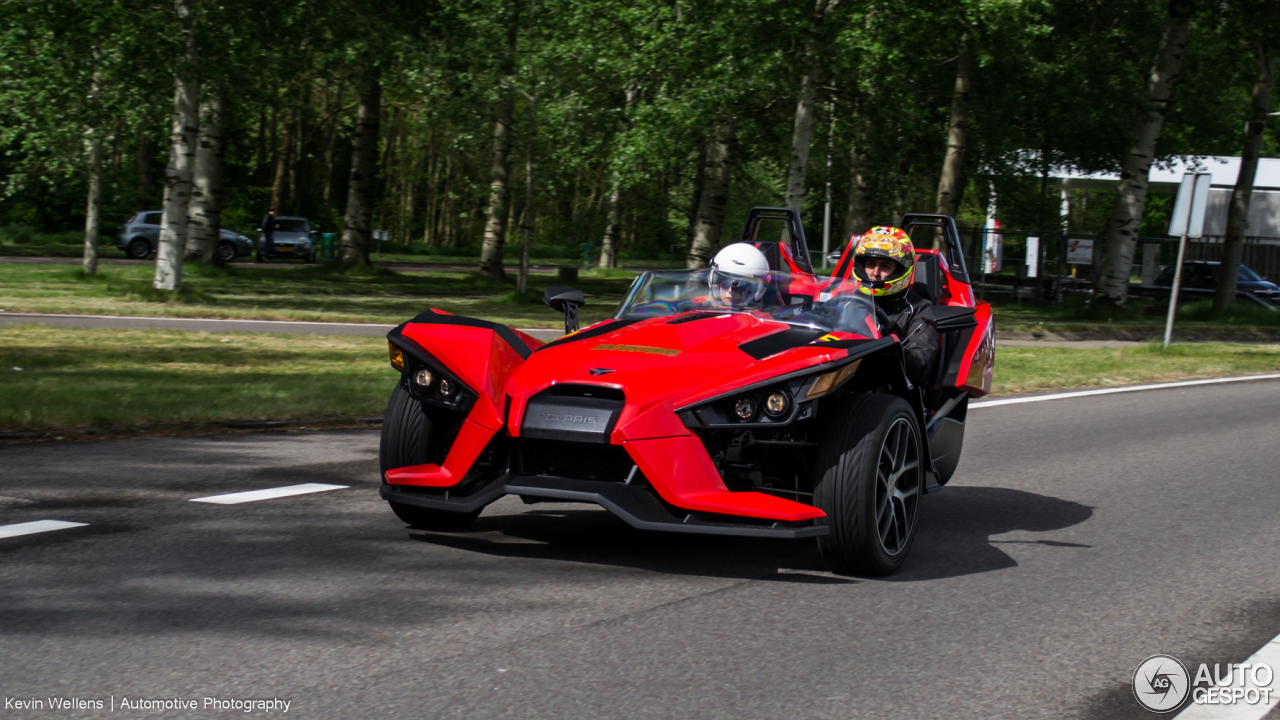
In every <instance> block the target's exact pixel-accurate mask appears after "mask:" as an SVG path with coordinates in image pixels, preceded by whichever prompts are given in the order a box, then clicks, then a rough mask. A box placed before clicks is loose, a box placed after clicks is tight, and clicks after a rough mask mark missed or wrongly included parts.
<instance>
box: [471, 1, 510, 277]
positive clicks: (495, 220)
mask: <svg viewBox="0 0 1280 720" xmlns="http://www.w3.org/2000/svg"><path fill="white" fill-rule="evenodd" d="M518 23H519V20H518V19H513V20H512V22H511V27H510V28H508V29H507V52H508V54H507V59H506V60H504V67H503V75H504V76H505V77H506V78H507V79H508V80H510V79H511V76H512V74H513V73H514V72H515V54H516V32H517V30H516V28H517V26H518ZM507 84H508V85H509V83H507ZM514 115H515V95H514V93H513V92H512V90H511V88H510V87H507V88H505V89H503V91H502V98H501V99H500V100H498V107H497V117H496V118H495V119H494V122H493V165H492V167H491V168H490V175H491V176H492V178H493V180H492V181H491V182H490V183H489V205H488V208H487V210H486V212H485V218H486V219H485V224H484V245H483V246H482V247H481V248H480V276H481V277H484V278H488V279H489V280H501V279H502V278H503V276H504V274H505V273H504V269H503V266H502V246H503V242H504V241H505V240H506V234H507V211H508V206H509V204H510V202H511V192H510V189H509V188H508V187H507V185H508V183H509V181H510V176H511V162H510V159H511V123H512V121H513V116H514Z"/></svg>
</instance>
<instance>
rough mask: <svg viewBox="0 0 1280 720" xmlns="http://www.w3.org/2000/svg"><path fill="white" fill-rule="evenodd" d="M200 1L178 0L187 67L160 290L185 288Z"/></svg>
mask: <svg viewBox="0 0 1280 720" xmlns="http://www.w3.org/2000/svg"><path fill="white" fill-rule="evenodd" d="M195 2H196V0H177V2H176V3H175V5H176V9H177V15H178V21H179V23H181V24H182V25H183V26H184V33H185V34H186V43H187V50H186V60H187V63H186V67H184V68H183V71H182V73H181V74H183V75H188V77H186V78H183V77H175V78H174V82H173V84H174V89H173V115H172V117H171V120H170V123H169V165H168V167H166V168H165V172H164V212H163V213H162V215H161V218H160V248H159V251H158V252H157V253H156V278H155V287H156V289H157V290H168V291H176V290H178V289H180V288H181V287H182V256H183V252H184V251H185V249H186V242H187V203H188V202H189V201H190V200H191V171H192V168H193V166H194V165H195V155H196V136H197V134H198V133H199V131H200V117H199V113H198V112H197V111H198V107H197V103H198V102H199V95H200V86H199V85H198V84H197V83H196V81H195V80H194V79H192V78H190V75H191V74H192V73H193V72H194V65H195V60H196V39H195V34H194V33H193V32H192V31H191V28H190V27H189V23H190V21H191V12H192V9H193V8H194V6H195Z"/></svg>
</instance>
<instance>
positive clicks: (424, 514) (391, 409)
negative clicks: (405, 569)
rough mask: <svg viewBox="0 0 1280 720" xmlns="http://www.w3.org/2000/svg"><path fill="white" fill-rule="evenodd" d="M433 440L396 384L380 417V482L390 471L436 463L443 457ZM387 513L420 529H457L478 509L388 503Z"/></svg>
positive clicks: (425, 421) (419, 411) (422, 418)
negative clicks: (455, 509) (461, 509)
mask: <svg viewBox="0 0 1280 720" xmlns="http://www.w3.org/2000/svg"><path fill="white" fill-rule="evenodd" d="M433 440H436V438H433V428H432V427H431V421H430V420H428V419H427V416H426V414H425V413H423V412H422V405H421V403H419V402H418V401H417V400H414V399H413V397H412V396H411V395H409V391H407V390H405V389H404V386H403V385H396V389H395V391H394V392H392V393H391V400H390V401H388V402H387V411H386V412H385V413H384V414H383V416H382V442H381V444H380V445H379V448H378V464H379V465H380V466H381V470H382V477H383V482H386V473H387V471H388V470H391V469H393V468H402V467H408V466H410V465H423V464H425V463H439V462H441V461H443V459H444V458H442V457H440V455H442V454H443V453H442V452H441V448H440V447H439V442H438V440H437V441H436V442H434V443H433V442H432V441H433ZM391 511H392V512H394V513H395V514H396V517H398V518H400V519H401V520H403V521H404V522H406V523H408V524H409V525H412V526H413V527H415V528H419V529H422V530H442V531H451V530H461V529H463V528H465V527H466V526H468V525H470V524H471V523H472V522H473V521H474V520H475V519H476V518H478V517H480V512H481V511H480V510H475V511H472V512H466V513H462V512H453V511H450V510H436V509H434V508H424V507H419V506H417V505H406V504H404V503H397V502H393V503H391Z"/></svg>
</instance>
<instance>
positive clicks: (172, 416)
mask: <svg viewBox="0 0 1280 720" xmlns="http://www.w3.org/2000/svg"><path fill="white" fill-rule="evenodd" d="M15 368H22V369H21V370H17V369H15ZM1277 370H1280V345H1252V346H1249V345H1227V344H1204V345H1179V346H1174V347H1172V348H1171V349H1170V350H1168V351H1163V350H1160V349H1159V347H1158V346H1144V347H1138V348H1125V349H1085V348H1079V349H1077V348H1061V347H1050V348H998V349H997V353H996V371H995V388H994V394H1000V395H1003V394H1013V393H1022V392H1031V391H1039V390H1051V389H1054V390H1056V389H1067V388H1080V387H1099V386H1114V385H1127V384H1133V383H1141V382H1154V381H1163V380H1176V379H1185V378H1197V377H1216V376H1224V375H1244V374H1255V373H1266V372H1275V371H1277ZM395 377H396V375H395V371H394V370H392V369H391V368H390V365H389V363H388V362H387V351H386V341H384V340H383V339H382V338H377V337H343V336H315V335H276V334H257V333H225V334H215V333H198V332H178V331H158V330H83V329H76V330H69V329H67V328H54V327H46V326H41V325H10V326H0V431H11V430H39V431H48V432H56V431H60V430H67V429H74V428H115V429H127V428H133V427H137V426H140V425H173V424H180V423H193V424H200V423H216V422H219V421H228V420H261V419H291V418H292V419H300V418H305V419H308V420H310V421H320V422H351V421H353V420H355V419H356V418H360V417H365V416H370V415H380V414H381V413H382V409H383V407H384V406H385V404H386V400H387V397H388V396H389V394H390V392H391V388H392V386H393V384H394V382H395Z"/></svg>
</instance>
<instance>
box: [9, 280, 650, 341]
mask: <svg viewBox="0 0 1280 720" xmlns="http://www.w3.org/2000/svg"><path fill="white" fill-rule="evenodd" d="M154 272H155V270H154V268H153V267H152V266H151V265H150V264H145V265H144V264H138V265H128V266H109V267H105V268H102V269H100V270H99V271H98V273H97V274H96V275H93V276H85V275H84V274H83V273H82V272H81V271H80V270H79V269H77V268H75V267H71V266H67V265H23V264H0V309H3V310H5V311H7V312H62V313H84V314H97V315H141V316H155V315H163V316H168V317H205V318H243V319H253V320H311V321H326V322H367V323H385V324H389V325H395V324H399V323H401V322H404V321H405V320H407V319H409V318H411V317H413V316H414V315H417V314H418V313H420V312H422V311H423V310H425V309H426V308H428V307H435V308H440V309H441V310H447V311H449V312H451V313H455V314H459V315H470V316H472V317H483V318H486V319H489V320H494V321H496V322H501V323H507V324H510V325H514V326H517V327H545V328H554V327H559V326H561V324H562V323H563V322H564V320H563V318H562V316H561V315H559V314H557V313H555V312H553V311H552V310H550V309H549V308H547V307H546V306H545V305H543V304H542V300H541V298H542V291H543V289H544V288H545V286H546V285H555V284H557V280H556V279H555V276H554V275H531V276H530V283H529V293H528V294H527V295H526V296H525V297H523V298H517V297H516V296H515V294H514V290H515V278H514V277H509V278H508V279H507V281H504V282H494V281H490V280H485V279H483V278H481V277H480V276H478V275H477V274H475V273H469V272H432V273H397V272H393V271H391V270H387V269H385V268H342V267H339V266H333V265H282V264H281V265H277V264H271V265H268V266H266V267H257V266H254V267H229V268H203V267H201V266H200V265H195V264H193V265H188V266H187V267H186V268H185V270H184V275H183V286H182V290H181V291H180V292H178V293H165V292H161V291H157V290H155V289H154V288H152V285H151V281H152V277H153V275H154ZM622 275H623V276H620V277H612V276H610V277H584V278H582V279H580V280H579V282H577V283H575V286H576V287H578V288H579V289H581V290H582V291H583V293H584V294H585V295H586V297H587V305H586V306H585V307H584V308H583V309H582V315H581V317H582V320H583V322H584V323H592V322H596V321H598V320H603V319H605V318H606V317H608V316H610V315H611V314H612V313H613V310H614V308H615V307H616V306H617V304H618V302H619V301H620V300H621V299H622V296H623V294H624V293H625V292H626V290H627V287H628V286H630V284H631V279H632V277H633V275H632V274H631V273H623V274H622Z"/></svg>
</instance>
